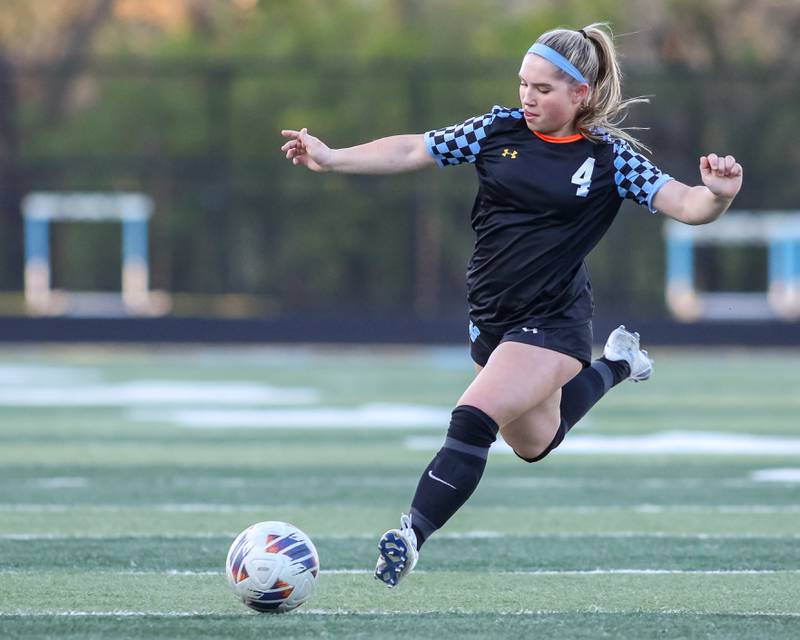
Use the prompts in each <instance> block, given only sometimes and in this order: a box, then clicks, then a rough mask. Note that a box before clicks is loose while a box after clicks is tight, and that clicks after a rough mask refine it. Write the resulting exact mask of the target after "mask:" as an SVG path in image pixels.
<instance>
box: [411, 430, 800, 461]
mask: <svg viewBox="0 0 800 640" xmlns="http://www.w3.org/2000/svg"><path fill="white" fill-rule="evenodd" d="M405 446H406V448H407V449H410V450H412V451H435V450H436V449H438V448H439V447H441V446H442V439H441V438H438V437H437V438H434V437H430V436H414V437H410V438H406V440H405ZM513 453H514V451H513V450H512V449H511V447H509V446H508V445H507V444H506V443H505V442H502V441H498V442H497V443H495V444H494V445H493V447H492V454H499V455H509V454H513ZM558 453H559V454H560V455H564V454H575V455H594V454H613V455H654V454H691V455H775V456H794V455H800V438H778V437H772V436H759V435H750V434H734V433H714V432H701V431H664V432H660V433H651V434H647V435H642V436H599V435H597V436H593V435H579V434H575V435H570V437H569V438H566V439H565V440H564V443H563V444H562V445H561V446H560V447H559V448H558Z"/></svg>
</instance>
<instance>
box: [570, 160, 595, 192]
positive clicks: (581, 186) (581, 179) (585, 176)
mask: <svg viewBox="0 0 800 640" xmlns="http://www.w3.org/2000/svg"><path fill="white" fill-rule="evenodd" d="M592 171H594V158H586V160H585V161H584V163H583V164H582V165H581V166H580V168H579V169H578V170H577V171H576V172H575V173H574V174H572V184H577V185H578V190H577V191H576V192H575V195H576V196H580V197H581V198H585V197H586V196H588V195H589V186H590V185H591V184H592Z"/></svg>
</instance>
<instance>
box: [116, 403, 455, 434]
mask: <svg viewBox="0 0 800 640" xmlns="http://www.w3.org/2000/svg"><path fill="white" fill-rule="evenodd" d="M128 417H129V418H130V419H131V420H136V421H157V422H167V423H171V424H174V425H177V426H180V427H188V428H195V429H205V428H212V429H220V428H236V429H239V428H248V429H282V430H285V429H289V428H291V429H366V428H369V429H407V428H427V429H437V430H439V431H442V429H443V425H446V424H447V422H448V420H449V419H450V410H449V409H445V408H441V407H431V406H424V405H414V404H381V403H374V404H365V405H362V406H360V407H346V408H340V407H315V408H313V409H180V410H172V411H159V412H155V411H151V412H144V411H132V412H130V413H129V416H128Z"/></svg>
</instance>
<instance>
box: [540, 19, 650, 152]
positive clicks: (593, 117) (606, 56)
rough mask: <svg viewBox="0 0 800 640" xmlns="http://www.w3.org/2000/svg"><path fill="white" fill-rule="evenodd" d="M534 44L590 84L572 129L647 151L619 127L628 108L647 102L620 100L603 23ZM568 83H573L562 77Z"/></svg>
mask: <svg viewBox="0 0 800 640" xmlns="http://www.w3.org/2000/svg"><path fill="white" fill-rule="evenodd" d="M537 42H541V43H542V44H544V45H547V46H548V47H550V48H551V49H555V50H556V51H557V52H558V53H560V54H561V55H562V56H564V57H565V58H566V59H567V60H569V62H570V63H572V64H573V65H574V66H575V67H576V68H577V69H578V70H580V72H581V73H582V74H583V76H584V77H585V78H586V80H587V81H588V83H589V97H588V99H587V103H586V104H585V105H584V106H582V107H581V109H580V110H579V111H578V115H577V119H576V121H575V127H576V128H577V129H578V131H579V132H580V133H581V134H583V135H584V136H585V137H587V138H589V139H590V140H597V141H599V140H601V139H602V138H603V136H604V134H608V135H610V136H612V137H615V138H621V139H623V140H626V141H627V142H629V143H630V144H631V145H633V146H634V147H637V148H640V149H644V150H647V151H649V149H647V147H646V146H645V145H643V144H642V143H641V142H639V141H638V140H637V139H636V138H634V137H633V136H632V135H631V134H630V133H628V131H629V130H630V129H623V128H622V127H620V126H619V125H620V124H621V123H622V121H623V120H625V117H626V116H627V110H628V107H629V106H630V105H632V104H636V103H639V102H649V100H648V99H647V98H631V99H627V100H626V99H623V97H622V70H621V69H620V67H619V63H618V61H617V52H616V49H615V47H614V41H613V39H612V34H611V29H610V27H609V25H608V23H606V22H595V23H594V24H590V25H589V26H587V27H583V29H579V30H578V31H572V30H570V29H553V30H552V31H548V32H547V33H544V34H542V35H541V36H540V37H539V39H538V40H537ZM564 76H565V77H566V78H568V79H569V80H570V81H571V82H576V81H575V80H574V79H573V78H570V77H569V76H568V75H567V74H564Z"/></svg>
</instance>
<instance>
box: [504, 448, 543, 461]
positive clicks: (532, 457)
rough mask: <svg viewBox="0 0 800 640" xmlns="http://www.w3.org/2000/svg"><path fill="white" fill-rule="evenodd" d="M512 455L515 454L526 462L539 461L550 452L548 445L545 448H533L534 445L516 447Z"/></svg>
mask: <svg viewBox="0 0 800 640" xmlns="http://www.w3.org/2000/svg"><path fill="white" fill-rule="evenodd" d="M513 451H514V455H516V456H517V457H518V458H519V459H520V460H524V461H525V462H528V463H533V462H539V460H542V459H543V458H546V457H547V454H548V453H550V451H551V449H550V448H548V447H545V448H541V447H539V448H534V447H519V448H518V449H514V450H513Z"/></svg>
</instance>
